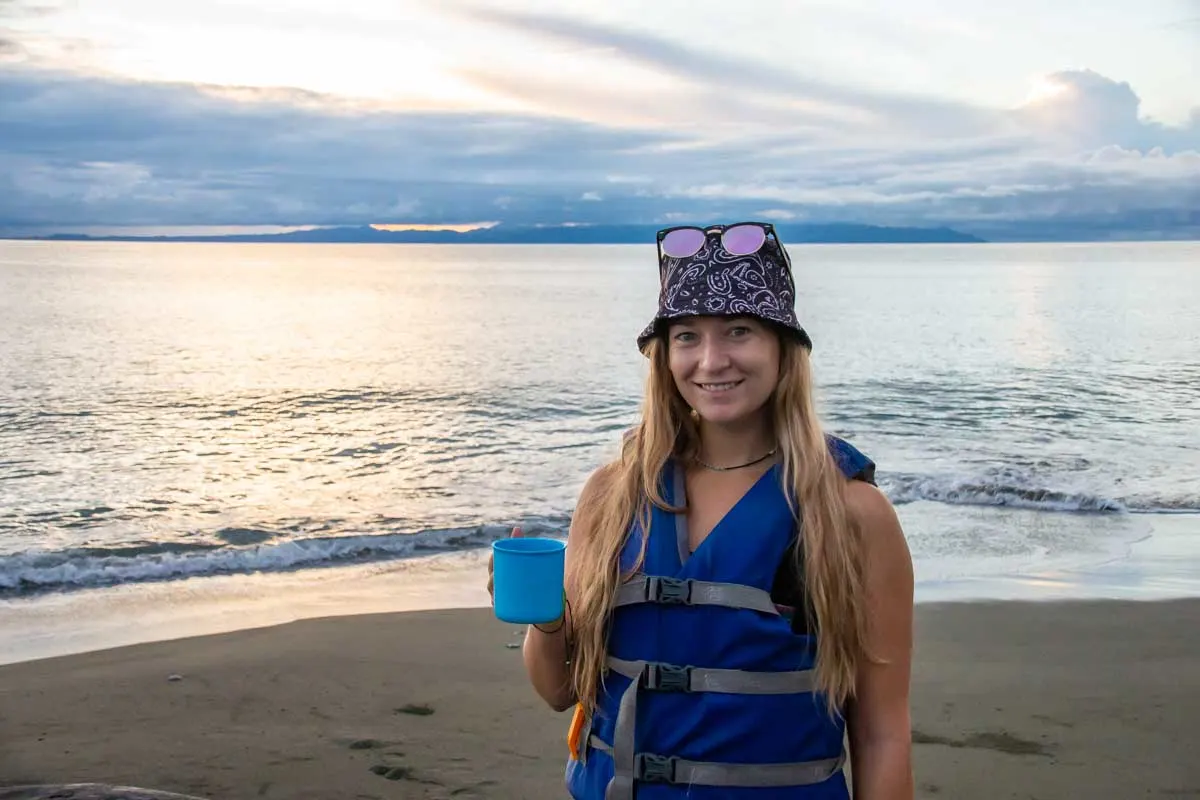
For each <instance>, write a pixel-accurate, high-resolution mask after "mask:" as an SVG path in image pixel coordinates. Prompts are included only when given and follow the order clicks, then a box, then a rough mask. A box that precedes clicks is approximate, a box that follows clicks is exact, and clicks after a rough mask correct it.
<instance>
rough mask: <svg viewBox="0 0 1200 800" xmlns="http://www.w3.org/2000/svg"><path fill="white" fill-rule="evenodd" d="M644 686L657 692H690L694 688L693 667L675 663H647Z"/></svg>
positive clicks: (643, 675) (643, 673)
mask: <svg viewBox="0 0 1200 800" xmlns="http://www.w3.org/2000/svg"><path fill="white" fill-rule="evenodd" d="M642 686H644V687H645V688H647V689H649V690H651V691H655V692H688V691H691V689H692V668H691V667H678V666H675V665H674V664H647V665H646V669H645V671H644V672H642Z"/></svg>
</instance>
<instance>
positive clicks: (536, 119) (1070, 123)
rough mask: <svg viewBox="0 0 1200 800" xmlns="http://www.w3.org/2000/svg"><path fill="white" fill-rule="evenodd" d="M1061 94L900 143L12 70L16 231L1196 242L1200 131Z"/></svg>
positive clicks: (1, 101)
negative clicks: (495, 225) (688, 222)
mask: <svg viewBox="0 0 1200 800" xmlns="http://www.w3.org/2000/svg"><path fill="white" fill-rule="evenodd" d="M1051 82H1053V83H1055V85H1056V86H1065V87H1067V90H1069V91H1067V90H1063V91H1060V92H1057V93H1055V92H1051V93H1050V94H1049V95H1047V96H1046V97H1045V98H1044V99H1043V100H1040V101H1038V102H1039V103H1041V105H1039V106H1038V107H1036V108H1034V107H1026V108H1022V109H1015V110H1012V111H1004V110H995V111H993V112H988V113H989V114H990V118H991V119H992V120H993V122H992V124H991V126H990V127H988V126H980V127H975V123H974V122H972V123H970V124H964V125H962V126H958V127H955V128H954V130H955V131H956V133H955V134H954V135H953V136H951V135H950V134H944V135H943V136H942V137H941V138H928V139H927V138H923V137H921V136H916V135H911V131H912V128H911V127H910V128H909V133H908V134H905V133H903V132H902V133H898V134H896V135H889V134H888V130H889V126H890V125H891V118H890V117H888V116H887V115H888V114H889V113H890V110H889V109H890V108H891V104H889V103H888V102H886V100H885V99H883V98H873V97H864V96H862V95H861V94H858V93H857V92H852V93H851V94H852V95H854V96H855V97H856V98H857V100H858V101H862V103H863V104H864V105H863V107H864V108H867V109H868V111H869V115H873V116H874V117H875V118H876V120H877V121H876V123H875V125H877V126H878V127H872V126H870V125H868V124H866V123H863V125H862V127H860V128H859V129H858V130H857V133H854V134H852V135H843V132H842V128H841V127H840V126H839V125H828V124H824V125H822V124H817V122H815V121H814V122H813V123H812V125H811V126H810V127H805V128H802V129H800V130H799V131H797V132H793V131H792V130H791V129H789V128H782V129H781V128H779V127H778V126H772V125H767V124H764V125H762V126H760V127H751V128H749V129H746V130H741V131H727V132H725V133H723V134H722V135H720V136H713V135H711V131H709V130H708V129H706V128H702V127H697V128H688V127H681V126H674V127H673V126H662V125H658V124H644V125H633V124H626V125H620V126H617V125H611V124H610V125H605V124H600V123H599V122H594V121H580V120H577V119H571V118H569V117H566V116H563V115H556V116H550V115H539V114H532V113H527V114H499V113H451V112H427V111H426V112H412V111H399V110H394V109H391V110H389V109H383V108H379V107H373V106H369V105H364V104H362V103H352V102H349V101H347V100H344V99H340V98H334V97H328V96H324V95H320V94H317V93H313V92H307V91H299V90H289V89H255V88H248V87H212V86H195V85H188V84H167V83H150V82H137V81H125V80H115V79H106V78H101V77H85V76H80V75H77V74H71V73H66V72H54V71H48V70H44V69H36V68H33V67H29V66H24V67H12V68H8V69H0V227H4V228H6V229H9V230H14V229H43V230H44V229H65V228H71V227H81V226H95V225H108V226H123V225H139V226H152V225H163V226H165V225H171V226H175V225H189V224H191V225H297V226H299V225H313V224H367V223H380V222H384V223H386V222H406V223H453V222H469V221H474V220H479V219H488V220H499V221H501V222H502V223H509V224H513V223H561V222H575V223H593V224H596V223H628V222H653V221H666V220H668V219H693V220H712V219H719V218H730V217H738V218H744V217H755V216H765V217H769V218H773V219H777V220H795V221H852V222H866V223H876V224H889V225H953V226H956V227H959V228H962V229H963V230H968V231H971V232H978V233H980V234H982V235H988V236H996V237H1003V236H1007V235H1013V232H1014V231H1017V230H1018V229H1019V226H1021V225H1025V226H1026V228H1025V230H1029V227H1028V226H1030V225H1032V226H1035V227H1036V226H1042V227H1041V228H1037V229H1038V230H1045V231H1047V235H1050V233H1052V232H1053V230H1055V228H1054V226H1055V225H1058V226H1059V228H1058V229H1059V230H1064V229H1065V228H1063V226H1070V229H1071V230H1076V231H1080V230H1086V231H1090V234H1089V235H1100V234H1103V233H1105V232H1108V231H1125V232H1128V233H1130V234H1131V235H1133V234H1136V233H1137V229H1136V228H1137V226H1138V225H1141V226H1143V227H1145V226H1149V227H1148V228H1147V229H1153V230H1155V231H1160V232H1161V231H1163V230H1166V231H1167V232H1168V233H1170V232H1171V231H1175V232H1177V233H1178V232H1180V231H1184V232H1186V231H1189V230H1190V231H1192V232H1194V233H1200V196H1198V192H1197V188H1196V187H1198V186H1200V139H1198V138H1197V132H1198V131H1200V125H1198V124H1197V120H1200V115H1198V116H1194V117H1193V119H1192V121H1191V123H1190V124H1189V125H1188V126H1184V127H1175V128H1172V127H1168V126H1163V125H1160V124H1157V123H1154V122H1153V121H1147V120H1144V119H1141V118H1140V117H1139V116H1138V101H1137V98H1136V94H1135V93H1134V92H1133V90H1132V89H1131V88H1130V87H1128V86H1126V85H1124V84H1120V83H1118V82H1115V81H1111V80H1109V79H1107V78H1104V77H1103V76H1099V75H1095V74H1094V73H1060V74H1059V75H1057V76H1053V78H1052V81H1051ZM830 91H832V89H830ZM1055 100H1058V101H1061V102H1062V106H1061V108H1055V109H1052V108H1051V106H1049V105H1046V104H1048V103H1052V102H1054V101H1055ZM868 101H870V102H868ZM856 102H857V101H856ZM939 108H940V109H941V110H940V111H939V113H942V114H945V115H947V118H949V116H951V115H952V114H953V111H952V106H951V105H947V104H943V105H941V106H940V107H939ZM1051 112H1052V113H1051ZM965 114H966V117H967V118H968V119H969V120H977V119H978V117H977V116H976V112H975V111H974V110H970V109H969V110H967V111H966V112H965ZM914 124H915V118H914Z"/></svg>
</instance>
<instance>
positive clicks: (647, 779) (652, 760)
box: [633, 753, 676, 783]
mask: <svg viewBox="0 0 1200 800" xmlns="http://www.w3.org/2000/svg"><path fill="white" fill-rule="evenodd" d="M675 762H676V759H675V758H672V757H670V756H658V755H654V754H653V753H638V754H637V755H636V756H634V758H633V779H634V780H636V781H641V782H643V783H674V782H675Z"/></svg>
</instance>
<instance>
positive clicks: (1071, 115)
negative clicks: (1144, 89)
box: [1016, 70, 1200, 152]
mask: <svg viewBox="0 0 1200 800" xmlns="http://www.w3.org/2000/svg"><path fill="white" fill-rule="evenodd" d="M1043 84H1044V86H1043V91H1042V93H1041V96H1040V97H1038V98H1036V99H1033V100H1031V101H1030V102H1029V103H1027V104H1026V105H1024V106H1022V107H1021V108H1019V109H1017V111H1016V114H1017V117H1018V119H1020V121H1021V122H1022V124H1024V125H1026V126H1028V127H1030V128H1031V129H1033V130H1035V131H1038V132H1039V133H1041V134H1043V135H1045V136H1048V137H1049V138H1050V140H1051V141H1056V142H1059V143H1062V144H1066V145H1069V146H1073V147H1083V148H1094V147H1103V146H1105V145H1110V144H1115V145H1120V146H1122V147H1130V148H1138V149H1149V148H1154V147H1161V148H1165V149H1166V150H1167V151H1169V152H1175V151H1181V150H1186V149H1189V148H1198V147H1200V114H1198V113H1196V112H1193V114H1192V117H1191V120H1190V121H1189V123H1188V124H1186V125H1184V126H1182V127H1171V126H1167V125H1163V124H1161V123H1158V122H1155V121H1153V120H1146V119H1144V118H1143V117H1142V116H1141V98H1140V97H1138V95H1137V93H1136V92H1135V91H1134V90H1133V87H1131V86H1130V85H1129V84H1128V83H1125V82H1118V81H1114V80H1112V79H1111V78H1107V77H1105V76H1103V75H1100V74H1098V73H1096V72H1093V71H1091V70H1073V71H1064V72H1056V73H1053V74H1051V75H1048V76H1046V77H1045V78H1044V80H1043Z"/></svg>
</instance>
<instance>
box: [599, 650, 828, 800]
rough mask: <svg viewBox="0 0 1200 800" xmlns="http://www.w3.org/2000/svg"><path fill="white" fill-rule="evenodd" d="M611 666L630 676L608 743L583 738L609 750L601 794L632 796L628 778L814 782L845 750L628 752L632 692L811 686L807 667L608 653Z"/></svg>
mask: <svg viewBox="0 0 1200 800" xmlns="http://www.w3.org/2000/svg"><path fill="white" fill-rule="evenodd" d="M608 666H609V668H610V669H612V670H613V671H614V672H617V673H619V674H621V675H624V676H625V677H627V678H630V679H631V682H630V684H629V687H628V688H627V689H626V690H625V692H624V693H623V694H622V695H621V704H620V706H619V708H618V710H617V724H616V726H615V727H614V729H613V746H612V747H611V748H609V747H608V746H606V745H605V744H604V742H603V741H602V740H601V739H599V737H596V736H593V735H590V734H589V736H588V737H587V738H586V739H585V742H586V743H587V744H590V745H592V746H593V747H596V748H598V749H600V750H604V751H606V752H609V753H611V755H612V759H613V778H612V780H611V781H609V784H608V787H607V788H606V789H605V792H604V799H605V800H633V784H634V781H645V782H656V783H662V782H666V783H683V784H702V785H706V786H800V785H806V784H810V783H820V782H821V781H823V780H826V779H827V778H829V777H830V776H831V775H833V774H834V773H835V772H837V771H838V770H839V769H840V768H841V766H842V763H843V760H844V758H845V755H844V754H842V755H840V756H839V757H837V758H831V759H822V760H819V761H801V762H795V763H784V764H720V763H710V762H699V761H687V760H685V759H678V758H672V757H667V756H658V755H654V754H652V753H635V752H634V738H633V734H634V725H635V724H636V720H637V704H638V695H639V694H640V693H641V689H643V688H645V689H647V690H650V691H705V692H728V693H738V694H793V693H800V692H808V691H812V689H813V684H814V676H813V673H812V671H811V670H802V671H794V672H748V671H742V670H728V669H706V668H699V667H695V668H693V667H677V666H674V665H671V664H654V663H649V662H646V661H627V660H625V659H620V658H611V657H610V658H609V659H608Z"/></svg>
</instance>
